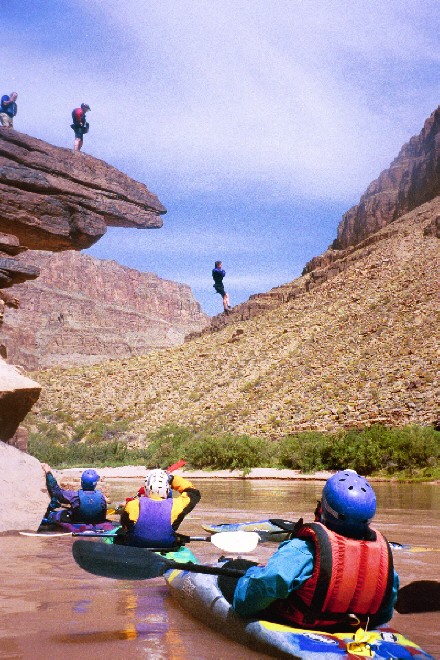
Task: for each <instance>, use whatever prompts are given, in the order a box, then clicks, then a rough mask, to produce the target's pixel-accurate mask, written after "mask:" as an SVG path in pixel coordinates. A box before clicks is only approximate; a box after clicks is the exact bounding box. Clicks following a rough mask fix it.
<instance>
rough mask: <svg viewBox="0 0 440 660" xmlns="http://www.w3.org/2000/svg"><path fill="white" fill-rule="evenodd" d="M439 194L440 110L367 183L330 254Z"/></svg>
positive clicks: (320, 260) (341, 225)
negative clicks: (375, 177)
mask: <svg viewBox="0 0 440 660" xmlns="http://www.w3.org/2000/svg"><path fill="white" fill-rule="evenodd" d="M439 194H440V106H439V107H438V108H437V109H436V110H435V111H434V112H433V113H432V114H431V116H430V117H428V119H427V120H426V122H425V124H424V126H423V129H422V131H421V132H420V134H419V135H415V136H414V137H412V138H411V139H410V141H409V142H407V144H404V145H403V147H402V149H401V150H400V152H399V155H398V156H397V158H395V159H394V160H393V162H392V163H391V165H390V167H389V168H388V169H387V170H384V171H383V172H382V173H381V174H380V175H379V177H378V178H377V179H376V180H375V181H373V182H372V183H370V185H369V186H368V188H367V190H366V191H365V193H364V194H363V195H362V197H361V199H360V201H359V204H357V205H356V206H353V208H351V209H350V210H349V211H347V213H345V214H344V215H343V216H342V220H341V222H340V223H339V226H338V236H337V238H336V239H335V241H334V242H333V244H332V246H331V250H333V251H335V250H336V251H337V250H345V249H347V248H349V247H351V246H354V245H358V244H359V243H361V242H362V241H364V240H365V239H366V238H368V236H371V235H372V234H374V233H375V232H377V231H378V230H379V229H381V228H382V227H385V226H386V225H388V224H390V222H393V221H394V220H396V219H397V218H399V217H400V216H402V215H404V214H405V213H407V212H408V211H411V210H412V209H415V208H416V207H417V206H420V205H421V204H423V203H424V202H427V201H429V200H431V199H434V197H436V196H437V195H439ZM332 256H333V255H332V252H330V254H327V253H324V255H322V256H320V257H316V258H315V259H313V260H312V261H311V262H309V264H307V266H306V267H305V271H306V272H309V271H311V270H313V269H314V268H315V267H319V266H321V265H323V263H324V262H325V261H326V260H327V259H329V260H332Z"/></svg>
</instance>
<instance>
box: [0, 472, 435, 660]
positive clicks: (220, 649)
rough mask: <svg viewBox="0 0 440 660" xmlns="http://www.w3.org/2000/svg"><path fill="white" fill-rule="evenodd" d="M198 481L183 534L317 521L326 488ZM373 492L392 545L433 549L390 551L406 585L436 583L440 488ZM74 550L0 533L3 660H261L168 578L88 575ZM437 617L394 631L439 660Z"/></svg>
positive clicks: (128, 486) (123, 487) (399, 618)
mask: <svg viewBox="0 0 440 660" xmlns="http://www.w3.org/2000/svg"><path fill="white" fill-rule="evenodd" d="M140 485H141V484H140V483H138V482H137V481H136V480H133V479H127V480H118V481H113V482H107V486H108V488H109V491H110V494H111V498H112V501H113V502H120V501H123V500H124V498H125V496H128V495H131V494H134V493H135V492H136V491H137V488H138V487H139V486H140ZM196 485H197V486H198V487H199V488H200V490H201V492H202V500H201V502H200V504H199V505H198V506H197V507H196V509H195V510H194V511H193V512H192V514H191V515H190V516H189V517H187V518H186V519H185V521H184V523H183V524H182V525H181V528H180V530H181V531H182V532H185V533H188V534H193V535H200V534H203V530H202V527H201V523H202V522H203V523H220V522H237V521H246V520H258V519H265V518H269V517H283V518H286V519H290V520H296V519H297V518H299V517H300V516H303V517H304V518H305V520H311V519H312V515H311V512H312V511H313V509H314V506H315V502H316V499H317V498H318V497H319V495H320V492H321V490H322V485H323V482H308V481H307V482H303V481H295V482H292V481H279V480H264V481H262V480H258V481H256V480H253V481H242V480H220V481H219V480H215V481H214V480H206V479H203V480H202V479H201V480H200V481H199V482H198V483H196ZM375 490H376V493H377V497H378V514H377V516H376V519H375V523H376V526H377V527H378V528H379V529H380V530H381V531H383V532H384V533H385V535H386V536H387V538H388V539H389V540H390V541H397V542H400V543H409V544H413V545H417V546H427V547H432V548H434V550H430V551H424V552H409V551H404V550H399V551H396V552H394V560H395V565H396V569H397V571H398V573H399V575H400V578H401V586H403V585H405V584H407V583H408V582H411V581H412V580H420V579H431V580H432V579H439V572H438V566H439V563H440V538H439V536H440V535H439V530H440V486H438V485H431V484H389V483H380V484H376V485H375ZM90 542H92V541H90ZM71 547H72V538H71V537H70V536H66V537H59V538H52V539H49V538H33V537H32V538H31V537H24V536H18V535H7V536H6V535H5V536H0V557H1V569H0V574H1V581H0V615H1V621H2V624H1V628H0V658H1V659H2V660H3V659H7V660H18V659H20V660H21V659H25V660H40V659H41V660H48V659H52V658H60V659H61V660H70V659H80V660H88V659H89V658H90V659H93V660H100V659H101V658H102V659H108V660H112V659H113V658H117V659H124V660H125V659H131V658H133V659H136V660H141V659H143V658H147V659H149V660H150V659H151V660H197V659H200V660H204V659H208V658H234V660H245V659H246V660H252V659H254V658H263V657H265V656H263V655H261V654H259V653H254V652H252V651H250V650H249V649H247V648H245V647H243V646H241V645H240V644H238V643H234V642H231V641H229V640H227V639H226V638H223V637H222V636H221V635H220V634H218V633H215V632H213V631H211V630H210V629H209V628H207V627H205V626H204V625H203V624H202V623H200V622H198V621H196V620H194V619H193V618H192V617H191V616H190V615H189V614H187V613H186V612H185V611H184V610H183V609H181V608H180V606H179V605H178V604H177V603H175V602H174V601H173V600H172V599H171V597H170V596H169V594H168V591H167V587H166V585H165V582H164V580H163V578H156V579H153V580H148V581H139V582H128V581H117V580H110V579H107V578H100V577H96V576H93V575H90V574H88V573H85V572H84V571H83V570H82V569H80V568H79V567H78V566H77V565H76V564H75V563H74V561H73V559H72V554H71ZM275 548H276V546H275V545H274V544H264V545H260V546H259V547H258V549H257V550H256V551H255V552H254V553H253V554H252V555H251V558H253V559H258V560H259V561H261V562H264V561H265V560H267V558H268V557H269V556H270V554H272V552H273V551H274V549H275ZM191 549H192V550H193V551H195V552H196V554H197V555H198V557H199V558H200V559H201V560H202V561H204V562H209V561H215V560H216V559H217V558H218V557H219V554H220V551H219V550H217V549H216V548H215V547H214V546H213V545H211V544H210V543H192V544H191ZM438 619H439V618H438V613H437V614H435V613H429V614H428V613H423V614H411V615H408V614H407V615H399V614H396V615H395V616H394V618H393V620H392V626H393V627H395V628H397V629H399V630H400V631H401V632H403V633H404V634H406V635H407V636H408V637H409V638H410V639H413V641H416V642H418V643H419V644H420V645H421V646H422V647H423V648H424V649H425V650H426V651H428V652H430V653H431V654H432V655H433V656H434V657H436V658H440V632H439V629H440V626H439V620H438Z"/></svg>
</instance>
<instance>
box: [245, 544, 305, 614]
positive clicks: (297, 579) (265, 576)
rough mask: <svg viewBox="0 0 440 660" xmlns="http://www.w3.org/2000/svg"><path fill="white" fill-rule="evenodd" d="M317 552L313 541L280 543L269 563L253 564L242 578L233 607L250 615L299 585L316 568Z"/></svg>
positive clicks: (284, 595)
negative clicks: (314, 564)
mask: <svg viewBox="0 0 440 660" xmlns="http://www.w3.org/2000/svg"><path fill="white" fill-rule="evenodd" d="M314 558H315V553H314V547H313V543H312V542H311V541H303V540H302V539H293V540H292V541H285V542H284V543H282V544H281V545H280V547H279V548H278V550H277V551H276V552H275V554H273V555H272V557H271V558H270V559H269V561H268V562H267V564H266V566H254V567H252V568H250V569H249V570H248V571H247V572H246V575H244V576H243V577H242V578H240V579H239V581H238V583H237V586H236V589H235V593H234V600H233V603H232V607H233V608H234V610H235V611H236V612H237V613H238V614H240V616H243V617H250V616H253V615H255V614H256V613H257V612H260V611H262V610H264V609H266V607H268V606H269V605H270V604H271V603H273V602H274V601H276V600H278V599H280V598H287V596H288V595H289V594H290V592H291V591H294V590H295V589H299V587H301V586H302V585H303V584H304V582H305V581H306V580H309V579H310V577H311V576H312V572H313V563H314Z"/></svg>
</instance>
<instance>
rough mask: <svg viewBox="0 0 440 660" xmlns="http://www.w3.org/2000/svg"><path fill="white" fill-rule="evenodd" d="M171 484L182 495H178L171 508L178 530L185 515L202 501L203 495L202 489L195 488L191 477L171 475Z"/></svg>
mask: <svg viewBox="0 0 440 660" xmlns="http://www.w3.org/2000/svg"><path fill="white" fill-rule="evenodd" d="M170 485H171V488H172V489H173V490H176V491H177V492H178V493H180V497H177V498H176V499H175V500H174V501H173V508H172V510H171V524H172V527H173V529H174V530H176V529H177V528H178V527H179V525H180V523H181V522H182V520H183V519H184V517H185V516H186V515H188V513H189V512H190V511H192V510H193V509H194V507H195V506H196V504H198V502H200V498H201V495H200V491H199V490H198V489H197V488H194V486H193V484H192V483H191V481H189V479H185V478H184V477H180V476H179V475H177V474H176V475H174V476H173V475H170Z"/></svg>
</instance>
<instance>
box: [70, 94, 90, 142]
mask: <svg viewBox="0 0 440 660" xmlns="http://www.w3.org/2000/svg"><path fill="white" fill-rule="evenodd" d="M89 111H90V106H89V105H88V104H87V103H81V107H79V108H75V109H74V110H72V121H73V124H71V128H72V129H73V132H74V133H75V141H74V143H73V151H81V147H82V146H83V135H84V134H85V133H88V132H89V122H88V121H87V120H86V112H89Z"/></svg>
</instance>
